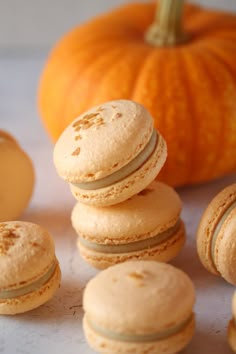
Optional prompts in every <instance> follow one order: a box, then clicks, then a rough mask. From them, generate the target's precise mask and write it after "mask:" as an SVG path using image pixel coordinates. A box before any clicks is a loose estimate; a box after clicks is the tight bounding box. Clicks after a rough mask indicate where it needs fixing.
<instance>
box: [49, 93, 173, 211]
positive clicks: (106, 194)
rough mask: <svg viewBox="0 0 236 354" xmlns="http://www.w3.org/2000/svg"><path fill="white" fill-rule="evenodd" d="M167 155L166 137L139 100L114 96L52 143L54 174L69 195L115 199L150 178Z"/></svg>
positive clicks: (103, 201)
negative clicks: (63, 182)
mask: <svg viewBox="0 0 236 354" xmlns="http://www.w3.org/2000/svg"><path fill="white" fill-rule="evenodd" d="M166 156H167V148H166V143H165V141H164V139H163V138H162V136H161V135H160V134H159V133H158V132H157V131H156V130H155V129H154V126H153V119H152V117H151V116H150V114H149V113H148V111H147V110H146V109H145V108H144V107H143V106H142V105H140V104H138V103H135V102H133V101H129V100H118V101H112V102H108V103H105V104H103V105H100V106H98V107H95V108H92V109H91V110H89V111H88V112H86V113H84V114H82V115H81V116H80V117H78V118H77V119H75V120H74V121H73V122H72V123H71V124H70V125H69V126H68V127H67V128H66V129H65V131H64V132H63V133H62V135H61V136H60V138H59V139H58V141H57V143H56V145H55V149H54V163H55V166H56V169H57V171H58V173H59V175H60V176H61V177H62V178H63V179H65V180H66V181H67V182H69V183H70V187H71V191H72V193H73V195H74V196H75V198H76V199H77V200H79V201H80V202H82V203H86V204H91V205H95V206H107V205H112V204H117V203H119V202H122V201H124V200H125V199H128V198H129V197H131V196H132V195H134V194H136V193H139V192H140V191H141V190H142V189H144V188H145V187H146V186H147V185H148V184H149V183H151V182H152V181H153V180H154V179H155V177H156V175H157V174H158V172H159V171H160V169H161V167H162V166H163V164H164V162H165V160H166Z"/></svg>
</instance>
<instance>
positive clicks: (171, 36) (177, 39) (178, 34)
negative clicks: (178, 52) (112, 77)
mask: <svg viewBox="0 0 236 354" xmlns="http://www.w3.org/2000/svg"><path fill="white" fill-rule="evenodd" d="M183 7H184V0H159V6H157V11H156V16H155V20H154V22H153V24H152V25H151V26H150V27H149V28H148V30H147V32H146V34H145V38H146V41H147V42H148V43H149V44H152V45H154V46H159V47H160V46H173V45H176V44H180V43H183V42H185V41H186V40H187V36H186V34H185V33H184V32H183V29H182V17H183Z"/></svg>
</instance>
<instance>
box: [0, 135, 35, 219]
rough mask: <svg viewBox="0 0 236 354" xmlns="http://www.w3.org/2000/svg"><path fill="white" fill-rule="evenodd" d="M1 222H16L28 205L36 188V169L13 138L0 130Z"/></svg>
mask: <svg viewBox="0 0 236 354" xmlns="http://www.w3.org/2000/svg"><path fill="white" fill-rule="evenodd" d="M0 165H1V173H0V200H1V203H0V222H2V221H8V220H14V219H16V218H18V217H19V216H20V214H21V213H22V212H23V210H24V209H25V208H26V206H27V205H28V203H29V201H30V198H31V196H32V193H33V188H34V168H33V164H32V162H31V160H30V158H29V156H28V155H27V154H26V153H25V152H24V151H23V150H22V148H21V147H20V146H19V144H18V143H17V141H16V140H15V139H14V137H13V136H11V135H10V134H8V133H7V132H5V131H3V130H0Z"/></svg>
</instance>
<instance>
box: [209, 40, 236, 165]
mask: <svg viewBox="0 0 236 354" xmlns="http://www.w3.org/2000/svg"><path fill="white" fill-rule="evenodd" d="M207 50H208V52H209V53H210V54H211V55H212V57H214V58H215V59H216V60H217V61H218V62H219V63H220V64H222V65H223V66H224V68H225V69H226V71H227V72H228V74H229V77H230V79H231V81H232V82H233V83H234V84H235V85H234V86H235V89H236V79H235V78H234V75H235V74H234V72H233V70H232V69H231V68H230V64H229V63H227V62H226V61H225V58H222V54H224V52H221V53H220V52H217V50H216V48H214V47H208V48H207ZM232 86H233V84H232ZM235 92H236V91H235ZM235 101H236V93H235ZM235 117H236V114H235ZM229 130H230V127H229V124H228V120H227V119H222V128H221V139H220V140H221V144H219V151H218V154H217V160H216V163H217V162H218V165H219V163H220V162H221V160H222V158H223V156H222V155H223V153H224V151H225V152H226V153H227V143H228V140H227V139H226V137H227V136H228V135H229V136H231V134H230V132H229ZM235 145H236V144H235ZM235 148H236V146H235ZM235 168H236V164H235V163H234V169H235Z"/></svg>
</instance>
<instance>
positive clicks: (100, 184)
mask: <svg viewBox="0 0 236 354" xmlns="http://www.w3.org/2000/svg"><path fill="white" fill-rule="evenodd" d="M158 141H159V139H158V135H157V131H156V130H155V129H153V133H152V136H151V139H150V140H149V142H148V143H147V145H146V147H145V148H144V149H143V150H142V151H141V152H140V153H139V154H138V155H137V156H136V157H135V158H134V159H133V160H132V161H130V162H129V163H128V164H127V165H125V166H123V167H122V168H121V169H119V170H118V171H116V172H114V173H112V174H111V175H109V176H107V177H104V178H101V179H98V180H97V181H91V182H84V183H72V185H73V186H75V187H78V188H80V189H85V190H96V189H100V188H104V187H108V186H110V185H112V184H114V183H116V182H119V181H121V180H123V179H124V178H126V177H128V176H129V175H131V174H132V173H133V172H135V171H136V170H138V169H139V168H140V167H141V166H142V165H143V164H144V163H145V162H146V161H147V160H148V159H149V157H150V156H151V155H152V153H153V152H154V150H155V147H156V145H157V144H158Z"/></svg>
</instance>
